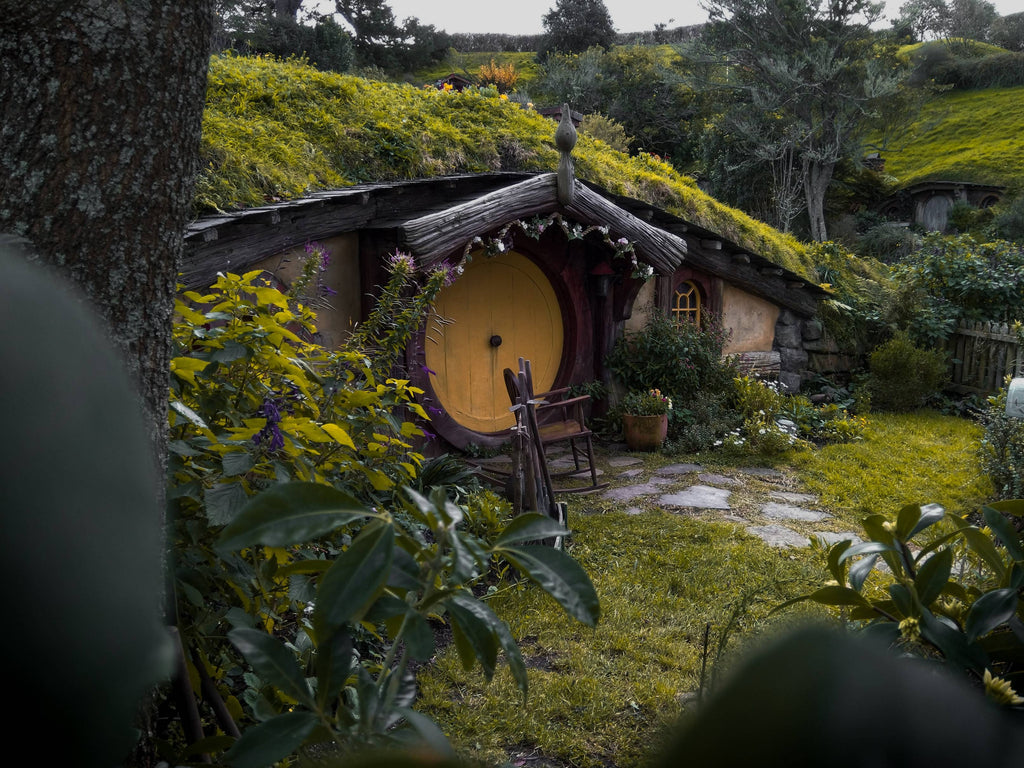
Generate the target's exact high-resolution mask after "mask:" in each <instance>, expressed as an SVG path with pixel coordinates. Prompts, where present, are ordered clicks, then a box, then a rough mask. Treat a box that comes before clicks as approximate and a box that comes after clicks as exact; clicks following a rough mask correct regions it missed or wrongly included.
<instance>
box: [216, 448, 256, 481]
mask: <svg viewBox="0 0 1024 768" xmlns="http://www.w3.org/2000/svg"><path fill="white" fill-rule="evenodd" d="M220 463H221V466H222V467H223V469H224V477H235V476H236V475H244V474H245V473H246V472H248V471H249V470H250V469H252V466H253V464H252V456H250V455H249V453H248V452H246V451H232V452H231V453H225V454H224V458H222V459H221V462H220Z"/></svg>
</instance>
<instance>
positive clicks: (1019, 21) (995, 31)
mask: <svg viewBox="0 0 1024 768" xmlns="http://www.w3.org/2000/svg"><path fill="white" fill-rule="evenodd" d="M991 42H993V43H995V44H996V45H998V46H1000V47H1002V48H1005V49H1006V50H1008V51H1024V13H1011V14H1009V15H1007V16H1001V17H1000V18H998V19H996V20H995V21H994V22H992V40H991Z"/></svg>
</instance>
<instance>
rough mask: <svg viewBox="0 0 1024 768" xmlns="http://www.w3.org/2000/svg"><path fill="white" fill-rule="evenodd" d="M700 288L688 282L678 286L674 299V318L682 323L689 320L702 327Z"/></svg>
mask: <svg viewBox="0 0 1024 768" xmlns="http://www.w3.org/2000/svg"><path fill="white" fill-rule="evenodd" d="M701 304H702V302H701V298H700V288H698V287H697V284H696V283H694V282H692V281H690V280H687V281H686V282H684V283H680V284H679V285H678V286H676V291H675V296H673V298H672V317H674V318H675V319H676V320H679V321H680V322H681V321H683V320H687V321H689V322H691V323H696V324H697V325H700V310H701Z"/></svg>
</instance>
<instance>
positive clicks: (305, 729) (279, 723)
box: [224, 712, 318, 768]
mask: <svg viewBox="0 0 1024 768" xmlns="http://www.w3.org/2000/svg"><path fill="white" fill-rule="evenodd" d="M317 722H318V720H317V716H316V715H315V714H313V713H312V712H287V713H285V714H283V715H278V716H277V717H274V718H271V719H270V720H267V721H266V722H263V723H260V724H259V725H255V726H253V727H252V728H248V729H247V730H246V731H245V733H243V734H242V738H240V739H239V740H238V741H236V742H235V745H234V746H233V747H232V748H231V749H230V750H228V752H227V754H225V755H224V760H225V762H226V763H227V764H228V765H230V766H231V767H232V768H265V766H268V765H273V764H274V763H276V762H277V761H279V760H283V759H284V758H286V757H288V755H290V754H292V753H293V752H295V751H296V750H297V749H298V748H299V747H301V746H302V742H304V741H305V740H306V737H308V736H309V735H310V734H311V733H312V732H313V729H314V728H316V726H317Z"/></svg>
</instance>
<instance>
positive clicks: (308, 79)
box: [195, 56, 813, 278]
mask: <svg viewBox="0 0 1024 768" xmlns="http://www.w3.org/2000/svg"><path fill="white" fill-rule="evenodd" d="M554 128H555V126H554V123H553V122H552V121H550V120H548V119H547V118H544V117H542V116H540V115H538V114H537V113H536V112H534V111H532V110H530V109H523V108H521V107H520V106H519V105H517V104H514V103H512V102H510V101H507V100H504V99H502V98H500V97H499V96H498V94H497V93H496V92H494V91H490V90H479V91H478V90H475V89H473V90H467V91H465V92H463V93H457V92H441V91H438V90H436V89H434V88H414V87H412V86H409V85H399V84H395V83H385V82H376V81H370V80H365V79H362V78H358V77H352V76H348V75H339V74H334V73H326V72H319V71H317V70H315V69H313V68H311V67H308V66H306V65H304V64H302V63H301V62H297V61H285V62H282V61H277V60H273V59H265V58H247V57H237V56H214V57H213V58H212V59H211V61H210V74H209V86H208V91H207V101H206V111H205V114H204V118H203V140H202V151H201V161H202V165H201V168H200V173H199V177H198V179H197V185H196V195H195V209H196V212H197V213H202V212H204V211H211V210H230V209H237V208H246V207H252V206H256V205H264V204H266V203H268V202H273V201H276V200H284V199H291V198H297V197H302V196H304V195H307V194H309V193H312V192H315V191H317V190H322V189H332V188H339V187H345V186H349V185H352V184H358V183H366V182H374V181H388V180H397V179H413V178H427V177H433V176H443V175H451V174H460V173H481V172H491V171H499V170H508V171H554V170H555V169H556V168H557V166H558V153H557V151H556V150H555V147H554ZM574 156H575V159H576V172H577V175H578V176H579V177H580V178H582V179H586V180H588V181H591V182H593V183H596V184H599V185H601V186H603V187H605V188H606V189H608V190H610V191H612V192H615V193H618V194H621V195H627V196H630V197H634V198H637V199H640V200H644V201H646V202H649V203H651V204H654V205H656V206H658V207H660V208H663V209H665V210H667V211H669V212H671V213H673V214H675V215H678V216H680V217H681V218H684V219H686V220H687V221H690V222H692V223H694V224H697V225H699V226H702V227H705V228H706V229H709V230H712V231H714V232H717V233H718V234H720V235H721V236H722V237H724V238H726V239H729V240H732V241H734V242H736V243H739V244H740V245H742V246H743V247H744V248H747V249H749V250H751V251H753V252H755V253H758V254H760V255H762V256H765V257H766V258H769V259H771V260H772V261H774V262H776V263H777V264H779V265H780V266H784V267H786V268H788V269H790V270H793V271H794V272H797V273H799V274H802V275H804V276H805V277H809V278H810V277H811V276H812V274H813V272H812V263H811V260H810V258H809V256H808V255H807V252H806V249H805V248H804V246H803V244H802V243H800V242H799V241H798V240H797V239H796V238H793V237H791V236H789V235H783V234H782V233H780V232H778V231H777V230H775V229H772V228H771V227H769V226H767V225H766V224H763V223H761V222H759V221H757V220H755V219H753V218H751V217H750V216H747V215H746V214H745V213H743V212H741V211H738V210H736V209H733V208H729V207H728V206H725V205H723V204H721V203H719V202H717V201H716V200H714V199H712V198H711V197H709V196H708V195H706V194H704V193H703V192H702V191H701V190H700V189H698V188H697V185H696V183H695V182H694V181H693V180H692V179H690V178H689V177H686V176H683V175H682V174H680V173H678V172H677V171H676V170H674V169H673V168H672V167H671V166H670V165H668V164H667V163H663V162H661V161H660V160H658V159H656V158H654V157H651V156H649V155H640V156H638V157H630V156H628V155H625V154H623V153H621V152H617V151H615V150H613V149H611V148H610V147H608V146H607V145H606V144H604V143H603V142H600V141H596V140H593V139H590V138H589V137H586V136H581V137H580V141H579V143H578V145H577V148H576V151H575V153H574Z"/></svg>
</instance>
